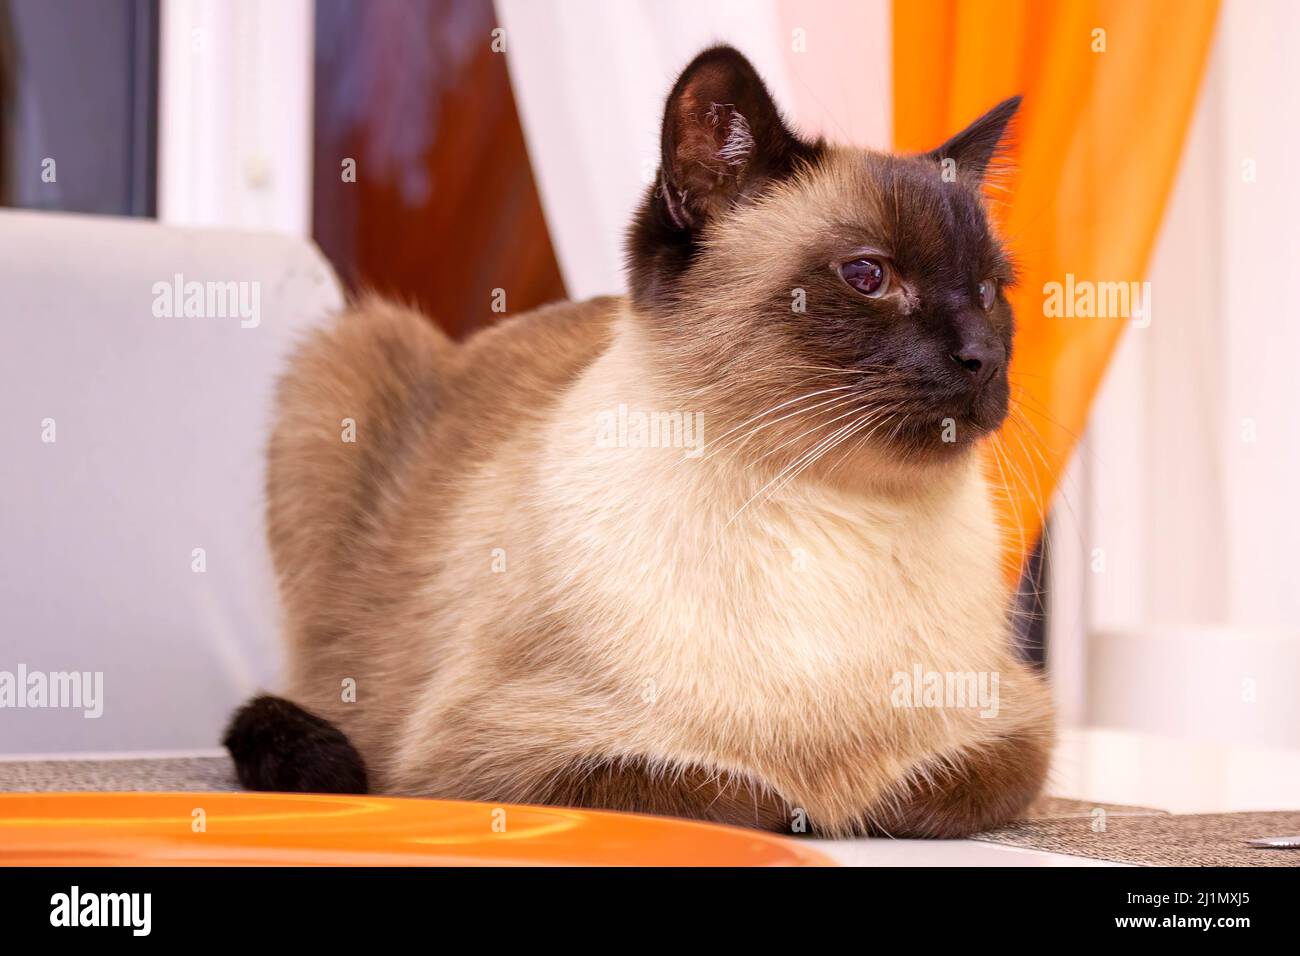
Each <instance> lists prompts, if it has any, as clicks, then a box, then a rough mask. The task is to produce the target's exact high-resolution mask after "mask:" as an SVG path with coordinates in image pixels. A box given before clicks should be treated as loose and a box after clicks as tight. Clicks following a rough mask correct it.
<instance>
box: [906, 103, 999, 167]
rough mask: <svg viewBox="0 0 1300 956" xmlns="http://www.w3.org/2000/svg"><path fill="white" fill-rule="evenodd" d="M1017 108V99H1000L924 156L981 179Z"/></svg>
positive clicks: (995, 153) (996, 151)
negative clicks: (951, 164)
mask: <svg viewBox="0 0 1300 956" xmlns="http://www.w3.org/2000/svg"><path fill="white" fill-rule="evenodd" d="M1019 109H1020V97H1018V96H1013V97H1011V98H1010V99H1008V100H1003V101H1002V102H1001V103H999V104H998V105H997V106H995V107H993V109H991V110H989V111H988V112H987V113H985V114H984V115H983V116H981V117H980V118H979V119H977V120H976V121H975V122H973V123H971V124H970V125H969V126H967V127H966V128H965V129H964V130H962V131H961V132H960V133H958V134H957V135H956V136H954V137H953V138H952V139H950V140H948V141H947V142H946V143H944V144H943V145H942V146H940V147H939V148H938V149H933V150H931V151H930V152H928V153H926V154H925V155H926V156H927V157H928V158H930V159H933V160H935V161H936V162H938V163H940V164H942V163H943V161H944V160H951V161H952V162H953V163H955V164H956V166H957V169H958V170H959V171H960V172H962V173H964V174H966V175H968V176H972V177H974V178H975V179H983V178H984V174H985V173H986V172H987V171H988V168H989V163H991V162H992V161H993V157H994V156H996V155H997V153H998V149H999V148H1000V147H1001V146H1002V141H1003V138H1004V137H1005V136H1006V133H1007V125H1008V124H1009V123H1010V122H1011V119H1012V117H1014V116H1015V115H1016V111H1017V110H1019Z"/></svg>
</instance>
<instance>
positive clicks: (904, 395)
mask: <svg viewBox="0 0 1300 956" xmlns="http://www.w3.org/2000/svg"><path fill="white" fill-rule="evenodd" d="M1018 106H1019V101H1018V99H1013V100H1008V101H1006V102H1004V103H1002V104H1001V105H999V106H997V107H995V108H994V109H993V110H991V111H990V112H989V113H988V114H986V115H985V116H983V117H981V118H980V119H978V120H976V121H975V123H973V124H972V125H971V126H970V127H968V128H967V129H966V130H964V131H962V132H961V133H959V134H958V135H956V136H954V137H953V138H952V139H950V140H949V141H947V142H946V143H944V144H943V145H942V146H940V147H938V148H937V149H935V150H933V151H932V152H930V153H926V154H922V155H917V156H891V155H887V154H881V153H875V152H870V151H866V150H860V149H853V148H844V147H831V146H827V145H825V144H824V143H822V142H820V141H819V142H808V141H805V140H802V139H800V138H799V137H797V136H795V135H794V134H793V133H792V132H791V131H790V130H789V128H788V127H787V126H786V125H785V123H784V122H783V120H782V119H781V117H780V114H779V113H778V111H777V109H776V106H775V105H774V104H773V102H772V100H771V98H770V96H769V95H768V93H767V91H766V89H765V88H764V87H763V84H762V82H761V80H760V79H759V78H758V76H757V74H756V73H755V72H754V70H753V67H752V66H750V64H749V63H748V61H746V60H745V59H744V57H742V56H741V55H740V54H739V53H737V52H736V51H734V50H731V49H728V48H719V49H715V50H711V51H707V52H706V53H704V54H701V56H700V57H698V58H697V59H696V60H695V62H693V63H692V64H691V65H690V66H688V67H687V69H686V71H685V72H684V73H683V74H682V76H681V78H680V79H679V80H678V82H677V85H676V87H675V88H674V90H673V92H672V94H671V95H670V96H669V99H668V106H667V109H666V112H665V116H664V128H663V150H664V152H663V165H662V167H661V169H660V174H659V181H658V182H657V184H656V186H655V187H654V188H653V189H652V190H651V192H650V194H649V195H648V196H647V197H646V200H645V203H644V204H643V206H642V208H641V210H640V213H639V215H638V217H637V220H636V222H635V223H634V225H633V228H632V231H631V234H630V237H629V238H630V242H629V270H630V276H631V284H632V290H633V301H634V303H635V304H636V306H637V309H638V312H639V313H640V314H642V315H643V316H644V317H645V318H646V321H647V324H648V327H649V329H650V332H651V334H652V335H653V336H654V337H655V339H656V340H657V341H659V342H660V343H661V344H662V346H663V354H664V356H665V357H666V359H671V365H670V366H668V367H667V369H666V370H667V372H668V373H669V374H674V375H677V376H680V377H683V378H686V379H689V380H690V381H689V385H690V387H691V388H692V389H693V390H694V393H695V394H701V395H705V394H707V395H709V396H710V402H711V404H710V407H709V408H708V410H707V412H706V414H707V413H712V414H714V416H715V426H714V431H715V433H717V429H718V427H720V426H726V427H734V426H740V425H741V424H742V423H745V422H746V421H747V420H749V419H752V418H753V417H754V416H765V417H766V419H767V421H768V425H767V426H765V435H764V436H763V437H764V439H766V440H764V441H762V442H760V446H761V447H768V448H773V447H775V448H779V449H783V451H782V454H781V457H783V458H790V457H791V456H794V455H816V454H818V452H819V449H824V450H826V451H829V450H831V449H833V448H839V449H849V448H860V447H874V448H878V449H886V450H888V451H890V452H892V453H894V457H897V458H900V459H908V458H921V459H925V460H931V459H933V458H935V457H940V458H942V457H943V456H946V455H950V454H952V453H953V452H955V451H958V450H961V449H964V448H968V447H970V445H971V443H973V442H974V441H975V440H977V439H978V438H980V437H982V436H984V435H986V434H988V433H989V432H990V431H992V430H994V429H996V428H997V427H998V426H999V425H1001V423H1002V421H1003V419H1004V418H1005V417H1006V415H1007V409H1008V402H1009V383H1008V377H1007V367H1008V363H1009V361H1010V358H1011V348H1012V333H1013V321H1012V315H1011V309H1010V307H1009V305H1008V303H1007V299H1006V295H1005V291H1006V289H1007V287H1008V286H1009V284H1010V283H1011V282H1012V280H1013V278H1014V273H1013V269H1012V266H1011V263H1010V261H1009V260H1008V257H1007V254H1006V253H1005V251H1004V250H1003V248H1002V246H1001V244H1000V242H999V241H998V239H997V238H996V236H995V235H994V234H993V232H992V230H991V229H990V227H989V223H988V220H987V216H986V212H985V209H984V201H983V198H982V190H983V187H984V183H985V178H986V176H987V174H988V171H989V167H990V163H991V162H992V160H993V158H994V156H995V153H996V152H997V150H998V148H999V145H1000V143H1001V142H1002V139H1003V136H1004V134H1005V133H1006V129H1007V124H1008V123H1009V122H1010V120H1011V118H1012V116H1013V115H1014V114H1015V112H1016V109H1017V108H1018ZM778 407H780V408H781V409H783V411H782V413H781V415H780V416H779V417H773V414H774V413H773V412H772V411H771V409H773V408H778ZM784 409H788V410H789V411H788V412H787V411H784ZM718 418H721V421H720V422H717V421H716V419H718ZM759 420H760V421H762V420H763V419H759ZM746 427H750V426H746ZM796 429H797V430H796Z"/></svg>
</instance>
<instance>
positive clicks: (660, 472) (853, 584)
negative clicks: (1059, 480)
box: [536, 342, 1005, 724]
mask: <svg viewBox="0 0 1300 956" xmlns="http://www.w3.org/2000/svg"><path fill="white" fill-rule="evenodd" d="M628 362H629V357H628V356H627V355H625V354H622V353H621V352H620V346H619V343H618V342H616V343H615V346H614V347H613V348H612V349H611V351H610V353H609V354H607V355H606V356H605V357H603V358H602V359H601V360H600V361H599V362H597V363H596V364H595V365H594V366H593V367H592V368H590V369H589V370H588V372H587V373H586V375H585V376H584V378H583V379H582V380H581V381H580V382H579V383H578V384H577V385H576V387H575V388H574V389H573V390H572V392H571V393H570V394H569V395H568V397H567V398H566V400H565V402H564V404H563V406H562V407H561V408H560V409H559V414H557V416H556V417H555V420H554V423H553V424H552V426H551V428H550V432H549V434H548V435H547V437H546V440H545V441H544V442H543V444H542V447H543V448H545V449H547V460H546V461H545V462H543V463H542V464H541V465H540V466H539V468H538V476H539V477H538V487H537V488H536V493H537V495H538V500H541V501H545V502H546V510H545V514H546V519H545V521H544V522H543V523H542V524H541V525H540V527H539V531H540V540H539V541H538V542H537V546H538V547H537V552H536V553H537V560H538V561H539V562H545V563H547V564H548V565H549V567H548V569H547V573H548V574H549V576H550V578H551V582H552V593H561V592H563V593H567V594H579V595H582V599H581V600H580V601H575V602H573V603H571V604H570V605H568V606H567V607H566V613H567V614H568V616H569V617H570V619H571V620H573V621H574V622H575V623H574V626H575V630H577V631H578V632H580V633H581V640H582V642H583V645H584V647H583V652H584V653H585V654H589V655H590V660H591V661H592V662H593V664H596V665H598V666H600V665H604V666H607V667H609V668H610V669H611V670H612V672H613V673H614V675H615V678H616V679H617V680H618V681H620V682H622V683H624V684H625V685H627V686H628V687H635V688H640V689H641V690H642V691H643V692H644V693H647V694H652V695H657V697H660V698H662V699H663V700H664V701H665V702H666V704H667V706H666V707H665V708H664V710H665V712H669V713H671V712H675V713H676V714H677V715H678V716H680V715H687V714H689V715H694V716H695V717H697V718H699V717H700V716H701V715H703V719H705V720H707V719H710V718H709V715H710V714H712V713H714V712H715V710H716V711H717V712H718V713H724V712H725V713H726V714H728V715H729V717H731V718H734V717H735V715H737V714H739V715H741V719H744V715H745V714H751V715H752V717H753V719H754V720H755V721H762V722H764V723H766V724H771V723H772V722H773V721H774V720H778V721H779V720H780V718H781V717H782V715H785V716H787V717H789V718H790V719H791V720H799V719H801V716H800V715H803V716H804V717H806V716H807V715H808V714H809V710H810V708H812V709H827V710H834V711H835V712H837V713H839V714H846V713H852V712H855V711H856V712H859V713H862V714H864V716H865V714H866V713H869V712H871V711H873V710H875V709H876V708H877V705H879V704H881V703H883V702H884V701H886V700H887V699H888V694H889V680H890V677H891V675H893V674H894V673H896V672H898V671H902V670H911V668H912V667H913V666H914V665H918V664H919V665H921V666H922V667H923V668H924V669H927V670H931V669H939V670H944V669H958V668H960V669H963V670H965V669H974V667H975V666H980V665H983V666H995V660H996V656H997V654H998V653H999V652H1000V648H1001V646H1002V644H1003V641H1004V636H1005V616H1004V600H1005V592H1004V589H1003V587H1002V585H1001V582H1000V580H999V575H998V571H997V568H998V537H997V533H996V530H995V525H994V522H993V515H992V510H991V507H990V504H989V500H988V496H987V493H986V490H985V488H984V485H983V482H982V480H981V479H980V478H979V474H978V470H977V464H976V463H975V462H974V461H971V462H969V463H965V464H963V465H960V466H958V467H959V468H960V469H961V472H960V473H959V474H957V475H956V476H955V477H951V476H950V480H946V481H944V482H943V483H942V488H941V489H940V490H935V491H934V492H933V493H930V492H928V491H925V490H922V491H919V492H918V491H913V492H911V493H908V494H903V495H883V494H872V493H866V492H860V491H857V490H854V489H852V488H848V487H843V486H839V485H837V486H830V485H825V484H814V483H809V482H798V483H791V484H790V485H787V486H785V487H784V488H780V486H779V484H778V485H773V486H767V481H766V479H765V478H760V477H759V476H757V475H755V474H752V473H746V471H745V470H744V469H743V468H742V467H740V466H738V465H737V464H735V463H733V462H729V461H728V460H727V459H726V458H725V457H724V456H723V455H721V454H719V455H714V454H712V451H713V449H712V448H711V446H710V445H709V443H708V423H707V420H706V421H705V423H704V427H705V435H704V438H705V442H704V447H703V452H702V454H699V455H696V456H691V455H687V454H686V450H684V449H681V448H654V447H636V446H633V445H632V444H631V443H627V442H625V443H622V444H620V443H618V442H615V443H612V446H611V443H609V442H608V441H606V442H602V441H601V440H600V439H599V436H598V434H597V430H598V428H599V423H600V422H601V420H602V415H605V416H608V414H611V413H614V412H615V410H616V409H618V407H619V406H620V405H623V406H626V407H628V408H629V409H630V411H629V414H633V413H635V412H637V411H644V412H652V411H658V412H665V413H671V412H682V413H684V414H690V413H691V410H690V409H683V408H678V407H674V406H673V403H671V402H664V401H663V400H662V399H661V398H660V397H658V396H656V395H655V394H653V391H652V390H651V389H649V388H645V387H639V386H638V385H637V384H636V381H637V380H636V378H635V377H634V376H633V375H631V374H630V373H631V370H630V369H628V368H627V367H626V365H627V363H628ZM604 420H606V421H607V420H608V417H606V418H605V419H604ZM778 488H779V489H780V490H776V489H778ZM774 490H776V493H775V494H770V493H771V492H772V491H774ZM596 503H599V507H596ZM674 699H675V700H677V701H678V702H679V703H680V707H674V706H672V702H673V701H674ZM702 702H703V703H706V704H708V705H712V706H704V707H701V703H702Z"/></svg>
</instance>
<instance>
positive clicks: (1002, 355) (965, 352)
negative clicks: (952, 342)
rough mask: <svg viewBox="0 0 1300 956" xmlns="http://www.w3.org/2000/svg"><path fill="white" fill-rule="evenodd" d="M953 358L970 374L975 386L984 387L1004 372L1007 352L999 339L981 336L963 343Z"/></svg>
mask: <svg viewBox="0 0 1300 956" xmlns="http://www.w3.org/2000/svg"><path fill="white" fill-rule="evenodd" d="M952 357H953V361H955V362H956V363H957V364H958V365H960V366H961V367H962V368H964V369H965V370H966V371H967V372H968V373H969V374H970V377H971V380H972V382H973V384H975V385H976V386H978V387H983V386H984V385H987V384H988V383H989V381H990V380H992V378H993V376H995V375H997V374H998V372H999V371H1001V370H1002V366H1003V365H1004V364H1005V363H1006V361H1007V350H1006V348H1004V347H1003V345H1002V343H1001V342H999V341H998V340H997V339H995V338H991V337H985V336H981V337H979V338H970V339H966V340H965V341H963V342H962V344H961V347H960V348H958V349H957V351H956V352H954V353H953V355H952Z"/></svg>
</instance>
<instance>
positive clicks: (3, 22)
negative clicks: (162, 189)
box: [0, 0, 158, 216]
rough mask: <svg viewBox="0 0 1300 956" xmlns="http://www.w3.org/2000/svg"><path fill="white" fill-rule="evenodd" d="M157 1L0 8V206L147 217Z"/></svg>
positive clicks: (17, 1)
mask: <svg viewBox="0 0 1300 956" xmlns="http://www.w3.org/2000/svg"><path fill="white" fill-rule="evenodd" d="M157 51H158V4H157V2H156V0H59V2H50V0H0V204H3V205H6V206H18V207H22V208H27V209H60V210H66V211H71V212H92V213H116V214H119V215H132V216H151V215H153V214H154V194H155V188H154V187H155V175H154V169H155V152H156V130H157V73H158V70H157V63H158V55H157Z"/></svg>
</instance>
